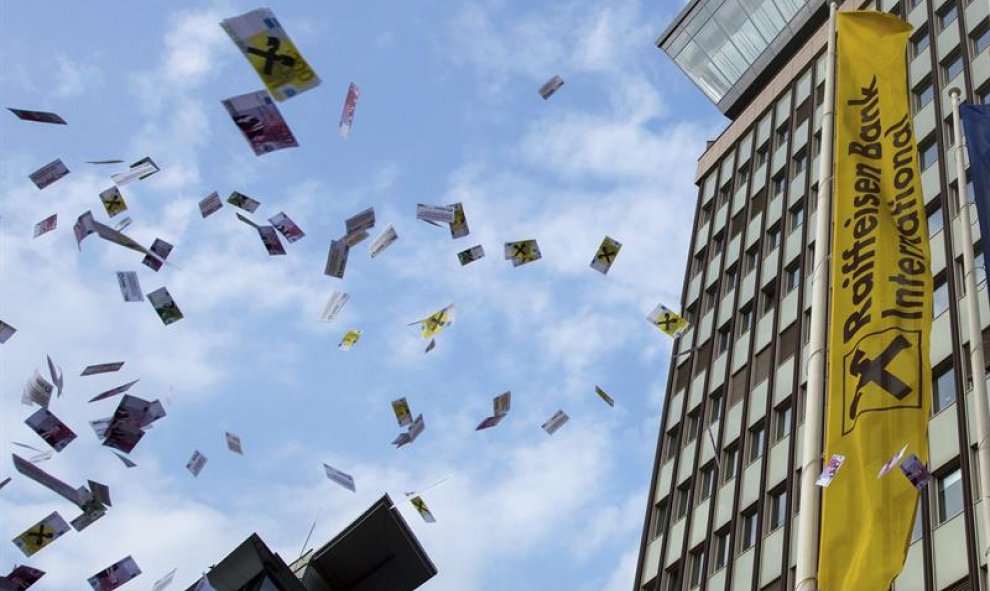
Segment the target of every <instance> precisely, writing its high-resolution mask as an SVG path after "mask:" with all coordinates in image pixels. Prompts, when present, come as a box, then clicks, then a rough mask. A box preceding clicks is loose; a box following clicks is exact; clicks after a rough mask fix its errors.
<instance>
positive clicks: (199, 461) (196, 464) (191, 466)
mask: <svg viewBox="0 0 990 591" xmlns="http://www.w3.org/2000/svg"><path fill="white" fill-rule="evenodd" d="M205 465H206V456H204V455H203V454H201V453H200V452H199V450H196V451H194V452H193V455H192V457H191V458H189V461H188V462H186V470H189V472H190V473H192V475H193V476H199V473H200V472H202V471H203V466H205Z"/></svg>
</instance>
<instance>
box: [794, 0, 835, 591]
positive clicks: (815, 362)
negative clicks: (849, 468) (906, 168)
mask: <svg viewBox="0 0 990 591" xmlns="http://www.w3.org/2000/svg"><path fill="white" fill-rule="evenodd" d="M837 10H838V5H837V3H836V0H831V2H829V5H828V49H827V50H826V53H825V56H826V57H825V97H824V112H823V114H822V115H823V117H822V147H821V157H820V160H819V162H818V208H817V212H818V217H817V223H816V224H815V261H814V265H815V266H814V273H813V275H812V279H811V289H812V291H811V331H810V335H809V336H810V341H809V343H808V349H809V356H808V392H807V395H806V396H807V397H806V399H805V405H804V412H805V420H804V442H803V444H802V448H801V449H802V458H801V497H800V505H799V510H798V539H797V557H796V558H797V565H796V569H795V587H794V588H795V590H796V591H813V590H815V589H818V537H819V516H820V514H821V497H820V494H819V490H818V488H817V487H816V486H815V480H817V479H818V474H819V472H821V461H822V417H823V416H824V406H825V405H824V400H825V398H824V396H823V390H824V386H825V345H826V328H827V325H826V320H827V319H828V287H829V283H828V260H829V251H830V250H831V249H830V241H831V237H830V236H829V231H830V229H831V217H832V147H833V146H832V144H833V143H834V138H833V135H834V134H833V129H832V128H833V125H834V121H835V15H836V11H837Z"/></svg>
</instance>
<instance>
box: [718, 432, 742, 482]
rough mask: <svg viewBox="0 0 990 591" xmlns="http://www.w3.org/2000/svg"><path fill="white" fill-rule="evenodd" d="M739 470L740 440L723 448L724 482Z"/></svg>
mask: <svg viewBox="0 0 990 591" xmlns="http://www.w3.org/2000/svg"><path fill="white" fill-rule="evenodd" d="M738 472H739V442H738V441H733V442H732V443H730V444H729V445H728V446H727V447H726V448H725V449H723V450H722V482H723V483H725V482H728V481H730V480H732V479H733V478H735V477H736V474H737V473H738Z"/></svg>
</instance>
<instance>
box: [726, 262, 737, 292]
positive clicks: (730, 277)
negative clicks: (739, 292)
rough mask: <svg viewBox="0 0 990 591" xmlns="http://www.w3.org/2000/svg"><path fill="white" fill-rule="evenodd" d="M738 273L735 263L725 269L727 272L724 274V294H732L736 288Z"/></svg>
mask: <svg viewBox="0 0 990 591" xmlns="http://www.w3.org/2000/svg"><path fill="white" fill-rule="evenodd" d="M737 275H738V273H736V267H735V265H733V266H732V267H729V268H728V269H726V270H725V274H724V275H722V295H726V294H730V293H732V290H734V289H735V288H736V276H737Z"/></svg>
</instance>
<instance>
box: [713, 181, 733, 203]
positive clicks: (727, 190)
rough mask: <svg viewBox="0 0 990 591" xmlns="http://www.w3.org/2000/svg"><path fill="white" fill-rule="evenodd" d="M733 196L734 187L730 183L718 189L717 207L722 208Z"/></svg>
mask: <svg viewBox="0 0 990 591" xmlns="http://www.w3.org/2000/svg"><path fill="white" fill-rule="evenodd" d="M731 196H732V187H731V186H730V185H725V186H723V187H722V188H721V189H719V190H718V205H717V206H716V208H715V209H721V208H722V207H723V206H724V205H725V204H726V203H728V202H729V197H731Z"/></svg>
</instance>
